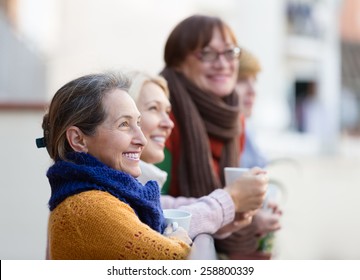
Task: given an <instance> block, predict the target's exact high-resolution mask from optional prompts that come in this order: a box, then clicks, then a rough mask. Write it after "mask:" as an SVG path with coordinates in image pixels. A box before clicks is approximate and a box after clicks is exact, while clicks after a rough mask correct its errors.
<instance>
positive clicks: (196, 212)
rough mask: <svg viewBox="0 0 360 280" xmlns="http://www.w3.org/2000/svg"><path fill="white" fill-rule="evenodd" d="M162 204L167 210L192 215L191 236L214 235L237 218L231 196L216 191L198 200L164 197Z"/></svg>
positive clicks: (224, 192) (221, 190) (218, 190)
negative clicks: (185, 211)
mask: <svg viewBox="0 0 360 280" xmlns="http://www.w3.org/2000/svg"><path fill="white" fill-rule="evenodd" d="M161 204H162V207H163V208H164V209H166V208H179V209H183V210H187V211H189V212H191V213H192V218H191V224H190V230H189V236H190V238H191V239H193V238H194V237H196V236H197V235H198V234H200V233H208V234H214V233H215V232H217V231H218V230H219V229H220V228H221V227H223V226H224V225H227V224H229V223H230V222H232V221H233V220H234V217H235V206H234V203H233V201H232V199H231V197H230V195H229V194H228V193H227V192H226V191H224V190H223V189H216V190H214V191H213V192H212V193H210V194H209V195H207V196H203V197H200V198H198V199H196V198H186V197H177V198H174V197H171V196H162V197H161Z"/></svg>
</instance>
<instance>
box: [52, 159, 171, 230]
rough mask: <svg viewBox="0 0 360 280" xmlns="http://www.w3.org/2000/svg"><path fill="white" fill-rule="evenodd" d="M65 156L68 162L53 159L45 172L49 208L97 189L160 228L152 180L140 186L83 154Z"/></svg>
mask: <svg viewBox="0 0 360 280" xmlns="http://www.w3.org/2000/svg"><path fill="white" fill-rule="evenodd" d="M67 158H68V159H69V160H70V161H63V160H58V161H56V162H55V164H54V165H53V166H51V167H50V168H49V170H48V172H47V174H46V175H47V177H48V178H49V182H50V186H51V197H50V201H49V208H50V210H51V211H52V210H53V209H55V208H56V206H57V205H59V204H60V203H61V202H62V201H63V200H65V199H66V198H67V197H69V196H72V195H74V194H78V193H81V192H84V191H89V190H100V191H105V192H108V193H110V194H112V195H113V196H115V197H117V198H118V199H119V200H121V201H123V202H124V203H126V204H128V205H129V206H130V207H131V208H132V209H133V210H134V211H135V213H136V214H137V216H138V217H139V219H140V220H141V221H142V222H143V223H145V224H147V225H148V226H150V227H151V228H152V229H153V230H156V231H158V232H160V233H162V232H163V231H164V228H165V219H164V216H163V212H162V209H161V206H160V191H159V186H158V185H157V183H156V182H155V181H149V182H147V183H146V184H145V186H144V185H142V184H141V183H140V182H139V181H138V180H136V179H135V178H134V177H132V176H130V175H129V174H126V173H124V172H120V171H117V170H114V169H112V168H110V167H108V166H106V165H105V164H103V163H101V162H100V161H99V160H97V159H96V158H95V157H93V156H91V155H89V154H86V153H75V152H74V153H69V154H68V155H67Z"/></svg>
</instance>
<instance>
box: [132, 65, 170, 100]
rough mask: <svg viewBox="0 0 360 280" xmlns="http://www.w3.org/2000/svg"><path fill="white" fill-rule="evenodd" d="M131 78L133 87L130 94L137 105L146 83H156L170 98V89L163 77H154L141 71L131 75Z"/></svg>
mask: <svg viewBox="0 0 360 280" xmlns="http://www.w3.org/2000/svg"><path fill="white" fill-rule="evenodd" d="M129 77H130V79H131V85H130V88H129V91H128V92H129V94H130V96H131V97H132V99H134V101H135V103H136V102H137V101H138V98H139V95H140V92H141V89H142V87H143V86H144V85H145V84H146V83H154V84H156V85H158V86H159V87H160V88H161V89H162V90H163V91H164V93H165V95H166V97H167V98H169V95H170V94H169V88H168V85H167V82H166V80H165V79H164V78H163V77H161V76H158V75H155V76H152V75H149V74H147V73H145V72H139V71H134V72H131V73H129Z"/></svg>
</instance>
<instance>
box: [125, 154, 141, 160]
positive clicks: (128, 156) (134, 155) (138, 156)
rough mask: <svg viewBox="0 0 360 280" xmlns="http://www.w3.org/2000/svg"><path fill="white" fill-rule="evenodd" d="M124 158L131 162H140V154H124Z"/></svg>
mask: <svg viewBox="0 0 360 280" xmlns="http://www.w3.org/2000/svg"><path fill="white" fill-rule="evenodd" d="M123 156H124V157H126V158H128V159H130V160H139V159H140V153H123Z"/></svg>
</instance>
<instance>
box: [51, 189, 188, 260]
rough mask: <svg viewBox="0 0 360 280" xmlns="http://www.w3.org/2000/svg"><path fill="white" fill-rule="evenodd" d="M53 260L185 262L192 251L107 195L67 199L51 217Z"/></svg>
mask: <svg viewBox="0 0 360 280" xmlns="http://www.w3.org/2000/svg"><path fill="white" fill-rule="evenodd" d="M48 235H49V257H50V259H67V260H73V259H83V260H85V259H107V260H110V259H129V260H135V259H153V260H154V259H155V260H160V259H171V260H173V259H185V258H186V256H187V255H188V254H189V252H190V247H189V246H188V245H187V244H186V243H184V242H182V241H180V240H179V239H176V238H168V237H165V236H163V235H161V234H160V233H158V232H156V231H154V230H152V229H151V228H150V227H149V226H147V225H146V224H144V223H142V222H141V221H140V220H139V218H138V217H137V216H136V214H135V212H134V211H133V209H132V208H131V207H130V206H129V205H127V204H125V203H123V202H121V201H120V200H119V199H117V198H116V197H114V196H112V195H111V194H109V193H107V192H102V191H98V190H92V191H86V192H82V193H80V194H76V195H73V196H70V197H68V198H67V199H65V200H64V201H63V202H62V203H60V204H59V205H58V206H57V207H56V208H55V209H54V210H53V211H52V212H51V213H50V217H49V226H48Z"/></svg>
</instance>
